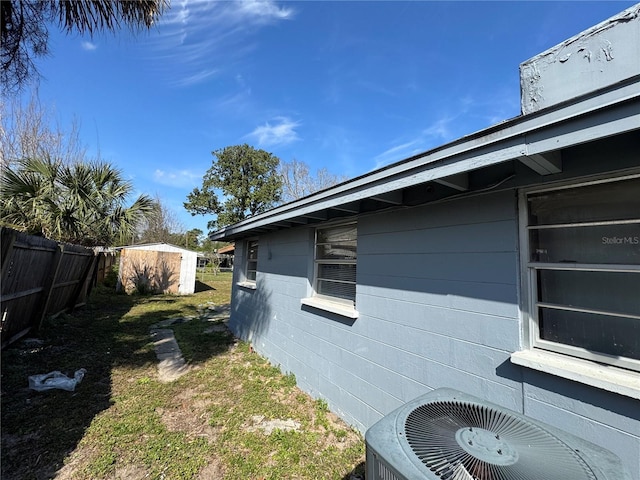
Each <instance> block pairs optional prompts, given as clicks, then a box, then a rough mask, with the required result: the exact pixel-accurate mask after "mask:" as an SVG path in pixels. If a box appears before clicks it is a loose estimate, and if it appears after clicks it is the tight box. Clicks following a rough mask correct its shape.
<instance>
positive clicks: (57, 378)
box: [29, 368, 87, 392]
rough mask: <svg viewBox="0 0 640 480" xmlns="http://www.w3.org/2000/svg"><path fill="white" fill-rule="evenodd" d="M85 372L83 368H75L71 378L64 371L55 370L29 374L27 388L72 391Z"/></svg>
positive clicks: (42, 390)
mask: <svg viewBox="0 0 640 480" xmlns="http://www.w3.org/2000/svg"><path fill="white" fill-rule="evenodd" d="M85 373H87V371H86V370H85V369H84V368H81V369H80V370H76V373H75V374H74V375H73V378H69V377H67V376H66V375H65V374H64V373H62V372H59V371H57V370H56V371H55V372H49V373H43V374H40V375H30V376H29V388H30V389H32V390H35V391H37V392H44V391H46V390H54V389H60V390H67V391H69V392H73V391H74V390H75V389H76V385H77V384H79V383H80V382H81V381H82V379H83V378H84V374H85Z"/></svg>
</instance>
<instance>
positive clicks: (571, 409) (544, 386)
mask: <svg viewBox="0 0 640 480" xmlns="http://www.w3.org/2000/svg"><path fill="white" fill-rule="evenodd" d="M524 380H525V382H524V394H525V395H524V413H525V414H526V415H528V416H530V417H532V418H535V419H538V420H541V421H543V422H547V423H552V424H553V426H554V427H557V428H560V429H562V430H564V431H567V432H569V433H571V434H573V435H576V436H578V437H580V438H583V439H585V440H587V441H589V442H592V443H595V444H596V445H600V446H602V447H604V448H606V449H608V450H610V451H612V452H614V453H615V454H616V455H617V456H618V457H620V459H621V460H622V461H623V463H624V464H625V465H627V468H628V469H629V472H630V473H631V474H632V478H634V479H637V478H638V475H639V474H640V401H638V400H635V399H632V398H629V397H624V396H620V395H612V394H609V393H608V392H605V391H603V390H599V389H596V388H593V387H590V386H587V385H582V384H579V383H575V382H566V381H562V380H561V379H558V378H557V377H554V376H551V375H545V374H544V373H541V372H536V371H527V372H526V374H525V378H524Z"/></svg>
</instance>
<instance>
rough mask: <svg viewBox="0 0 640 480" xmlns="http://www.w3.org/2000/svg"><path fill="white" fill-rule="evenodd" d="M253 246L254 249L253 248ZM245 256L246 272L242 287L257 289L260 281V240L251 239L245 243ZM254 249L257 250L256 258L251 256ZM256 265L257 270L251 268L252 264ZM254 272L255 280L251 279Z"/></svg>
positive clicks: (244, 271) (244, 272)
mask: <svg viewBox="0 0 640 480" xmlns="http://www.w3.org/2000/svg"><path fill="white" fill-rule="evenodd" d="M252 245H253V247H252ZM245 248H246V252H245V256H244V270H243V275H244V279H243V282H242V285H243V286H245V287H249V288H251V287H253V288H255V285H256V281H257V280H258V255H259V251H260V242H259V239H258V238H250V239H247V240H246V242H245ZM252 249H255V258H253V257H252V256H251V251H252ZM252 263H253V264H255V269H254V268H250V264H252ZM249 272H253V274H254V275H253V276H254V278H250V273H249Z"/></svg>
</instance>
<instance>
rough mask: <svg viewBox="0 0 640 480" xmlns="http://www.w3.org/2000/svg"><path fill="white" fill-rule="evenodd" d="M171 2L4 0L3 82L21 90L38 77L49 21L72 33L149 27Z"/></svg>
mask: <svg viewBox="0 0 640 480" xmlns="http://www.w3.org/2000/svg"><path fill="white" fill-rule="evenodd" d="M168 6H169V2H168V0H136V1H130V0H47V1H43V0H2V1H0V85H2V87H3V90H11V91H16V90H19V89H20V88H22V87H23V86H24V85H25V84H26V83H27V82H28V81H29V80H30V79H32V78H34V77H37V76H38V71H37V69H36V66H35V63H34V57H40V56H43V55H47V54H48V53H49V45H48V44H49V42H48V40H49V31H48V30H47V24H48V23H57V24H58V26H59V27H60V28H61V29H63V30H65V31H66V32H67V33H71V32H77V33H80V34H83V33H89V34H90V35H93V33H94V32H96V31H104V30H109V31H115V30H116V28H119V27H121V26H122V25H123V24H124V25H125V26H127V27H129V28H130V29H131V30H137V29H143V28H150V27H151V26H152V25H153V24H154V23H155V22H156V21H157V20H158V18H159V17H160V15H162V12H163V11H164V9H165V8H167V7H168Z"/></svg>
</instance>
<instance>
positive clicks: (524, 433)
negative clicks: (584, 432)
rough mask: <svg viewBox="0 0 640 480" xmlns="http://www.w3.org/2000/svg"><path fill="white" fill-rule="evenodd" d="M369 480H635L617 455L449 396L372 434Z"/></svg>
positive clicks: (425, 400) (434, 396)
mask: <svg viewBox="0 0 640 480" xmlns="http://www.w3.org/2000/svg"><path fill="white" fill-rule="evenodd" d="M365 443H366V451H367V453H366V455H367V458H366V479H367V480H418V479H420V480H424V479H427V480H429V479H433V480H631V477H630V476H629V474H628V472H626V470H625V469H624V467H623V465H622V462H621V461H620V459H619V458H618V457H617V456H616V455H614V454H613V453H612V452H610V451H608V450H605V449H603V448H601V447H599V446H597V445H594V444H592V443H590V442H587V441H586V440H583V439H581V438H578V437H576V436H574V435H571V434H569V433H567V432H564V431H562V430H560V429H557V428H555V427H552V426H550V425H546V424H544V423H542V422H539V421H536V420H533V419H531V418H529V417H526V416H524V415H521V414H519V413H517V412H514V411H512V410H509V409H506V408H504V407H501V406H499V405H495V404H492V403H489V402H486V401H483V400H481V399H479V398H476V397H473V396H471V395H468V394H465V393H462V392H459V391H456V390H452V389H448V388H442V389H437V390H433V391H432V392H430V393H427V394H425V395H422V396H420V397H418V398H416V399H415V400H413V401H411V402H409V403H407V404H405V405H403V406H402V407H400V408H398V409H396V410H394V411H393V412H391V413H390V414H389V415H387V416H385V417H384V418H382V419H381V420H380V421H378V422H377V423H376V424H374V425H373V426H372V427H371V428H369V429H368V430H367V432H366V434H365Z"/></svg>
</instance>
